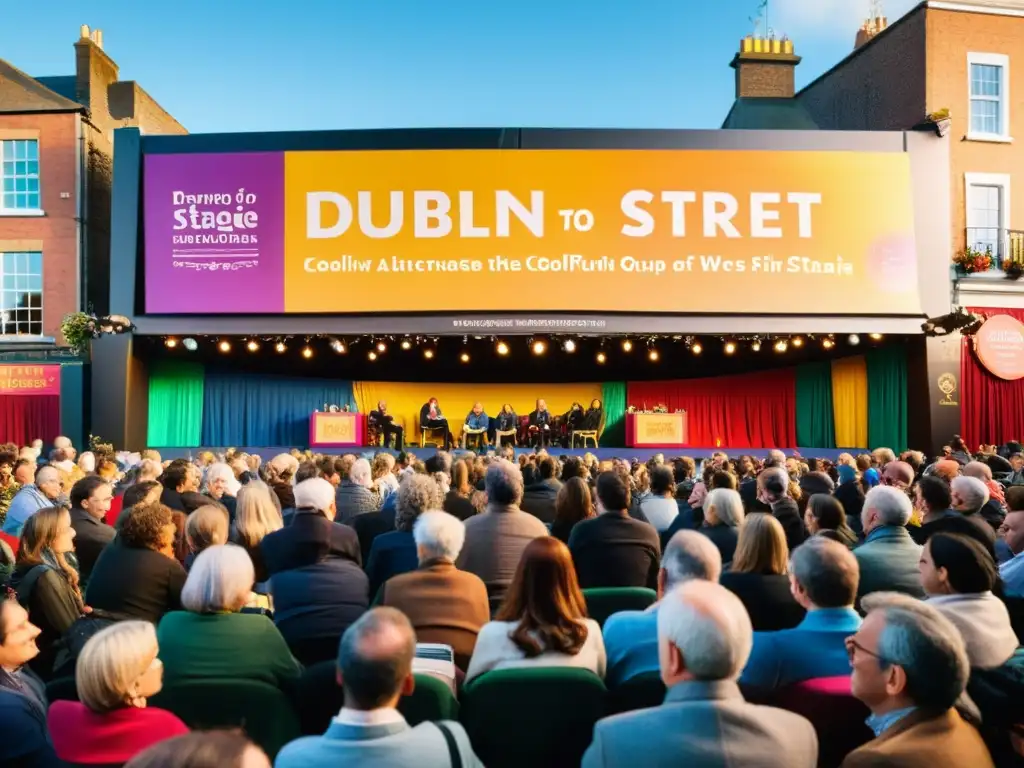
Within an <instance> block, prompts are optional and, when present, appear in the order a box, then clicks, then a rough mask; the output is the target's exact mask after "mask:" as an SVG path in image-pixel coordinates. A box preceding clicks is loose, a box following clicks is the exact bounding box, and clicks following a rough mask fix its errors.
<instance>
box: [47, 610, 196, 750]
mask: <svg viewBox="0 0 1024 768" xmlns="http://www.w3.org/2000/svg"><path fill="white" fill-rule="evenodd" d="M159 650H160V647H159V646H158V645H157V640H156V630H155V629H154V627H153V625H152V624H150V623H149V622H148V621H121V622H118V623H116V624H113V625H111V626H109V627H107V628H106V629H102V630H100V631H99V632H97V633H96V634H95V635H93V636H92V637H91V638H89V640H88V641H87V642H86V643H85V647H84V648H83V649H82V652H81V654H80V655H79V657H78V665H77V667H76V668H75V685H76V688H77V690H78V698H79V701H55V702H54V703H53V704H52V705H51V706H50V711H49V714H48V716H47V718H46V719H47V725H48V727H49V730H50V735H51V737H52V739H53V746H54V749H55V750H56V752H57V757H59V758H60V759H61V760H63V761H64V762H65V763H69V764H72V765H120V764H122V763H124V762H127V761H128V760H131V759H132V758H133V757H135V755H137V754H138V753H140V752H142V751H143V750H145V749H148V748H149V747H151V746H152V745H153V744H156V743H158V742H161V741H163V740H164V739H170V738H173V737H175V736H180V735H181V734H184V733H188V732H189V729H188V726H186V725H185V724H184V723H183V722H182V721H181V720H179V719H178V717H177V716H176V715H173V714H171V713H170V712H168V711H166V710H163V709H157V708H155V707H147V706H146V700H147V699H148V698H149V697H151V696H154V695H156V694H157V693H159V692H160V689H161V688H163V665H162V664H161V662H160V658H159V656H158V655H157V654H158V652H159Z"/></svg>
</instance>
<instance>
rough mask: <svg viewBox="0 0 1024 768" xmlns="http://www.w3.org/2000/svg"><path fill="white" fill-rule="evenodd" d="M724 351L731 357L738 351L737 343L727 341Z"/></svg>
mask: <svg viewBox="0 0 1024 768" xmlns="http://www.w3.org/2000/svg"><path fill="white" fill-rule="evenodd" d="M724 351H725V354H727V355H731V354H732V353H733V352H735V351H736V342H734V341H727V342H725V347H724Z"/></svg>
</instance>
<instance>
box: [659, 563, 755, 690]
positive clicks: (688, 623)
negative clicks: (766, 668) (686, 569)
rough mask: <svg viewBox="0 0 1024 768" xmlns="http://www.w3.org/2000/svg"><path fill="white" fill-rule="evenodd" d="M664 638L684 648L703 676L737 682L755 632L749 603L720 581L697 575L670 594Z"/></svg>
mask: <svg viewBox="0 0 1024 768" xmlns="http://www.w3.org/2000/svg"><path fill="white" fill-rule="evenodd" d="M658 637H659V638H662V637H663V638H665V639H667V640H668V641H669V642H670V643H671V644H672V645H674V646H675V647H676V648H678V649H679V652H680V653H681V654H682V656H683V661H684V663H685V664H686V669H687V671H689V672H690V673H691V674H692V675H693V676H694V677H696V678H697V679H698V680H735V679H736V678H738V677H739V676H740V672H742V671H743V667H744V666H746V663H747V659H748V658H749V657H750V649H751V648H752V647H753V644H754V630H753V627H752V626H751V624H750V616H749V615H748V614H747V609H746V608H744V607H743V603H741V602H740V599H739V598H738V597H736V595H734V594H733V593H732V592H730V591H729V590H728V589H726V588H725V587H723V586H722V585H720V584H716V583H714V582H711V581H704V580H702V579H693V580H691V581H687V582H685V583H683V584H682V585H680V586H678V587H676V588H675V589H673V590H672V591H671V592H670V593H668V594H667V595H665V597H664V599H662V601H661V603H660V605H659V607H658Z"/></svg>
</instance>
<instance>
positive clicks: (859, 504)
mask: <svg viewBox="0 0 1024 768" xmlns="http://www.w3.org/2000/svg"><path fill="white" fill-rule="evenodd" d="M832 495H833V496H834V497H835V499H836V501H838V502H839V503H840V504H842V505H843V511H844V512H846V522H847V524H848V525H849V526H850V527H851V528H852V529H853V532H854V533H856V534H857V535H858V536H861V535H862V534H863V532H864V527H863V525H862V524H861V520H860V513H861V510H863V509H864V489H863V488H861V486H860V481H859V480H849V481H847V482H845V483H840V484H839V485H837V486H836V489H835V491H834V492H833V493H832Z"/></svg>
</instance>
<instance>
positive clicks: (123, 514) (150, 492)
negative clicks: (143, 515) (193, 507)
mask: <svg viewBox="0 0 1024 768" xmlns="http://www.w3.org/2000/svg"><path fill="white" fill-rule="evenodd" d="M162 495H163V486H162V485H160V483H158V482H156V481H155V480H153V481H150V482H145V483H136V484H135V485H132V486H129V487H128V488H127V489H126V490H125V492H124V495H123V496H122V508H121V511H120V512H119V513H118V515H117V519H116V520H115V522H114V530H115V531H117V532H120V530H121V527H122V526H123V525H124V521H125V520H127V519H128V515H129V514H131V511H132V507H136V506H139V505H142V506H148V505H150V504H159V503H160V498H161V496H162ZM109 520H110V518H109V517H108V518H107V521H108V522H109Z"/></svg>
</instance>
